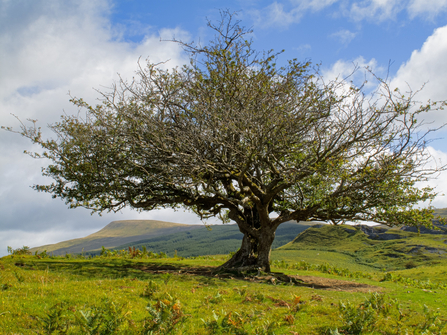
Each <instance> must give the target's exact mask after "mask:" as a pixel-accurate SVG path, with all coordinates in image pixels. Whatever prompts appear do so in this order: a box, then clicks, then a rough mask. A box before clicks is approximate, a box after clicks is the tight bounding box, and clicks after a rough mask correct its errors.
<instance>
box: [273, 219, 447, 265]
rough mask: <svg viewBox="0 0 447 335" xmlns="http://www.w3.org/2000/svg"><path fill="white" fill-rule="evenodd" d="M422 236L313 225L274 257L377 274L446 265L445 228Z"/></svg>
mask: <svg viewBox="0 0 447 335" xmlns="http://www.w3.org/2000/svg"><path fill="white" fill-rule="evenodd" d="M421 232H422V233H421V234H418V233H417V232H413V231H411V229H409V228H408V227H402V228H388V227H383V226H376V227H368V226H362V225H358V226H348V225H340V226H332V225H316V226H314V227H311V228H309V229H307V230H305V231H303V232H302V233H300V234H299V235H298V236H297V237H296V238H295V239H294V240H293V241H291V242H289V243H287V244H286V245H284V246H282V247H280V248H278V249H277V251H276V252H274V253H273V255H274V258H285V259H293V258H295V259H301V258H303V257H304V256H306V257H307V258H308V259H310V260H311V261H318V260H319V262H320V263H323V262H324V261H329V260H330V261H331V262H337V261H338V262H340V263H343V264H340V265H344V266H346V264H348V263H349V264H351V265H352V266H355V265H357V266H359V267H360V268H364V267H369V268H374V269H378V270H382V269H385V270H398V269H405V268H414V267H417V266H421V265H426V266H427V265H436V264H441V263H442V264H444V263H445V264H447V231H446V228H445V227H442V230H441V231H429V230H427V231H421ZM424 232H425V233H424ZM320 253H321V255H320ZM319 256H320V257H319ZM308 259H307V260H308Z"/></svg>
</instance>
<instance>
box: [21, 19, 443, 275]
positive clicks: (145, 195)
mask: <svg viewBox="0 0 447 335" xmlns="http://www.w3.org/2000/svg"><path fill="white" fill-rule="evenodd" d="M208 25H209V27H210V28H212V29H214V30H215V33H216V37H215V39H214V40H213V41H211V42H210V43H209V44H208V45H206V46H204V47H201V46H197V45H194V44H188V43H183V42H181V41H174V42H176V43H181V44H182V46H183V47H184V49H185V51H186V52H187V53H188V54H189V55H190V64H189V65H185V66H183V67H182V68H176V69H172V70H163V69H161V68H160V66H159V64H153V63H151V62H147V64H145V65H144V66H142V65H140V67H139V70H138V71H137V76H136V79H134V80H133V81H132V82H127V81H125V80H120V81H119V82H118V83H116V84H115V85H114V87H113V89H112V90H110V91H109V92H105V93H104V92H103V93H102V96H103V101H102V102H101V104H99V105H97V106H91V105H89V104H87V103H86V102H84V101H83V100H82V99H77V98H73V99H72V100H71V101H72V102H73V103H74V104H75V105H76V106H78V107H79V108H80V109H81V110H82V111H83V113H80V114H79V115H77V116H63V117H62V119H61V121H60V122H58V123H55V124H53V125H51V126H50V128H51V129H52V130H53V131H54V133H55V134H56V135H57V137H56V138H54V139H51V138H50V139H44V138H43V136H42V133H41V131H40V128H37V127H36V125H35V123H34V125H31V126H30V127H27V126H25V125H23V124H22V130H21V132H20V133H21V134H22V135H23V136H26V137H28V138H30V139H31V140H32V141H34V142H35V143H38V144H40V146H41V147H42V148H43V149H44V154H43V155H38V154H33V156H34V157H41V156H44V157H46V158H49V159H50V160H51V161H52V164H51V165H49V166H48V167H46V168H45V169H44V171H43V174H44V175H46V176H50V177H52V178H53V179H54V182H53V183H52V184H51V185H36V186H34V188H35V189H36V190H38V191H44V192H49V193H51V194H53V197H60V198H62V199H65V201H66V203H67V205H69V206H70V207H78V206H82V207H86V208H89V209H92V210H93V211H99V212H101V211H118V210H120V209H121V208H123V207H125V206H130V207H132V208H135V209H138V210H144V211H146V210H147V211H149V210H153V209H156V208H161V207H163V208H166V207H172V208H177V207H184V208H188V209H191V210H192V211H194V212H195V213H197V214H198V215H199V216H200V217H201V218H202V219H204V218H209V217H216V216H217V217H220V218H221V219H222V220H223V221H230V220H232V221H234V222H236V223H237V225H238V226H239V229H240V231H241V233H242V234H243V240H242V245H241V247H240V249H239V251H237V252H236V253H235V254H234V256H233V257H232V258H231V259H230V260H229V261H227V262H226V263H225V264H223V265H222V267H223V268H226V269H228V268H237V269H251V268H261V269H263V270H264V271H270V266H269V260H270V250H271V245H272V242H273V240H274V238H275V231H276V229H277V228H278V226H279V225H280V224H281V223H283V222H286V221H290V220H302V221H306V220H320V221H326V222H331V223H333V224H338V223H342V222H344V221H347V220H350V221H353V220H354V221H357V220H365V221H374V222H377V223H382V224H386V225H389V226H392V225H397V224H406V225H421V224H422V225H430V224H431V221H430V220H431V218H432V217H433V215H432V210H430V209H420V210H418V209H414V206H415V205H416V204H417V203H418V202H420V201H425V200H430V199H433V197H434V196H435V195H436V193H435V192H434V191H433V189H430V188H423V189H418V188H417V187H416V183H417V182H418V181H424V180H427V178H430V177H432V176H433V175H435V174H436V173H437V172H439V171H441V170H443V169H444V167H443V166H441V167H440V166H438V167H428V165H427V164H426V163H427V162H428V161H430V160H431V157H430V156H429V155H428V154H427V152H426V150H425V149H426V144H427V141H426V136H427V135H428V134H429V133H430V132H432V131H434V129H429V130H425V131H424V129H425V127H424V124H423V123H421V122H418V121H417V120H416V119H417V117H419V116H421V115H420V114H422V113H425V112H427V111H429V110H431V109H437V108H442V107H443V106H445V102H440V103H438V104H436V103H432V102H429V103H427V104H418V103H417V102H416V101H415V100H414V96H415V92H406V94H405V95H404V94H402V93H401V92H400V91H399V90H397V89H396V90H392V89H391V88H390V87H389V85H388V83H387V82H386V81H384V80H381V79H379V78H375V79H376V80H377V85H378V86H377V87H378V88H377V90H376V91H375V92H373V93H371V94H366V93H365V92H364V90H363V89H362V88H357V87H354V86H353V85H350V84H348V83H347V82H346V80H338V79H337V80H332V81H328V82H325V81H324V80H323V78H322V77H321V76H320V75H319V73H318V69H315V68H313V67H312V66H311V65H310V64H309V63H301V62H299V61H297V60H296V59H294V60H290V61H288V62H287V65H286V66H281V67H280V66H278V65H277V64H276V61H277V58H278V56H279V54H280V53H273V51H270V52H264V53H258V52H256V51H255V50H253V48H252V42H251V40H249V39H247V36H248V35H249V34H250V31H249V30H247V29H245V28H243V27H241V26H240V22H239V21H237V20H235V15H234V14H231V13H229V12H223V13H222V20H221V21H219V22H218V23H217V24H214V23H212V22H209V23H208ZM81 114H82V116H81Z"/></svg>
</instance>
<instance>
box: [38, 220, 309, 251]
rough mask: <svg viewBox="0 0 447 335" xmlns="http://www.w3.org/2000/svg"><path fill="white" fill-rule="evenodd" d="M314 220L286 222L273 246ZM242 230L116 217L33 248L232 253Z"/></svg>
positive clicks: (286, 240)
mask: <svg viewBox="0 0 447 335" xmlns="http://www.w3.org/2000/svg"><path fill="white" fill-rule="evenodd" d="M312 225H314V223H313V222H299V223H298V222H285V223H283V224H282V225H281V226H280V227H279V228H278V230H277V232H276V238H275V242H274V244H273V247H274V248H276V247H279V246H281V245H283V244H286V243H288V242H290V241H291V240H293V239H294V238H295V237H296V235H298V234H299V233H300V232H302V231H304V230H305V229H307V228H308V227H310V226H312ZM241 240H242V234H241V233H240V232H239V229H238V228H237V226H236V225H212V226H209V229H207V227H206V226H204V225H201V224H193V225H187V224H181V223H172V222H164V221H154V220H127V221H113V222H111V223H109V224H108V225H107V226H105V227H104V228H103V229H101V230H100V231H98V232H96V233H93V234H91V235H89V236H86V237H84V238H78V239H73V240H68V241H64V242H60V243H56V244H49V245H44V246H40V247H36V248H32V249H31V251H32V252H36V251H38V252H42V251H43V250H46V251H47V253H50V254H53V255H64V254H76V253H82V252H84V253H87V254H97V253H99V252H100V250H101V247H102V246H104V247H105V248H107V249H118V250H121V249H125V248H128V247H133V246H135V247H137V248H142V247H143V246H146V248H147V249H148V250H150V251H153V252H156V253H159V252H164V253H166V254H168V255H173V254H174V252H175V250H177V254H178V255H179V256H182V257H189V256H199V255H212V254H228V253H229V252H232V251H236V250H237V249H238V248H239V247H240V243H241Z"/></svg>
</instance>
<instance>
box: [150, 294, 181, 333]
mask: <svg viewBox="0 0 447 335" xmlns="http://www.w3.org/2000/svg"><path fill="white" fill-rule="evenodd" d="M146 309H147V311H148V312H149V314H150V316H149V317H148V318H146V319H145V320H144V324H143V334H151V335H152V334H169V333H170V332H171V331H172V330H173V329H174V328H175V327H176V326H177V325H178V324H179V323H181V322H183V321H184V320H185V319H186V318H185V316H184V314H183V311H182V307H181V304H180V301H179V300H178V299H175V298H174V297H172V296H171V295H169V294H166V295H165V296H164V297H163V298H162V299H159V300H158V301H157V302H156V303H155V304H154V305H153V306H150V305H149V306H147V307H146Z"/></svg>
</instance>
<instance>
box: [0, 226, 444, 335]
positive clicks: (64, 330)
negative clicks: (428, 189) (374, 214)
mask: <svg viewBox="0 0 447 335" xmlns="http://www.w3.org/2000/svg"><path fill="white" fill-rule="evenodd" d="M118 228H119V227H118ZM289 228H290V229H292V231H287V230H285V231H284V232H283V233H282V235H281V236H282V237H281V238H284V239H286V238H288V237H287V236H288V234H291V233H293V231H294V229H296V227H293V225H292V226H290V227H289ZM365 229H366V228H365V227H363V228H362V227H353V226H336V227H334V226H328V225H323V226H320V227H318V226H317V227H312V228H309V229H307V230H304V231H302V232H301V233H300V234H299V235H298V236H296V238H295V239H293V240H292V241H291V242H289V243H287V244H285V245H283V246H282V247H279V248H277V249H274V250H273V251H272V255H271V265H272V271H273V272H272V273H269V274H267V273H222V272H216V267H217V266H219V265H220V264H222V263H223V262H225V261H226V260H227V259H229V257H230V255H229V254H227V255H214V256H197V257H193V256H191V257H187V258H185V257H182V256H181V255H180V254H179V253H177V254H176V256H175V257H171V258H168V257H167V255H166V254H165V253H163V252H159V253H154V252H151V251H149V249H147V248H146V247H144V248H141V250H140V249H136V248H128V249H123V250H107V249H105V248H103V250H102V252H101V255H98V256H91V255H82V254H81V255H79V254H77V255H76V254H66V255H65V256H50V254H49V253H35V254H34V255H29V254H27V253H28V250H27V249H26V248H24V249H17V250H9V251H10V253H11V255H10V256H6V257H3V258H1V259H0V271H1V272H0V334H10V335H13V334H152V335H154V334H271V335H273V334H277V335H279V334H295V335H296V334H301V335H302V334H326V335H337V334H396V335H397V334H402V335H403V334H418V335H419V334H420V335H429V334H447V327H446V324H447V298H446V296H447V279H446V278H447V245H446V244H447V242H446V241H447V235H446V234H437V235H436V234H435V235H432V234H417V233H413V232H409V231H405V230H401V229H385V228H383V227H378V228H371V229H369V228H368V229H369V230H368V229H367V231H366V230H365ZM365 231H366V233H365ZM196 232H199V230H196ZM181 233H182V232H181ZM211 233H212V232H211ZM215 233H217V235H221V237H224V238H222V239H221V240H223V241H227V242H228V241H231V236H232V235H231V234H233V232H231V231H229V230H227V231H225V233H223V232H215ZM200 234H201V233H199V234H198V235H197V236H196V240H197V239H200V237H201V235H200ZM225 234H227V235H225ZM210 236H212V235H210ZM289 240H290V238H289ZM181 241H182V240H179V241H178V242H181ZM183 241H184V240H183ZM186 241H188V239H186ZM194 241H195V240H194V238H189V242H190V243H194ZM146 242H147V241H146ZM152 242H154V241H152ZM174 242H175V241H173V243H174ZM208 242H209V241H208ZM215 243H217V241H215ZM173 246H176V247H177V248H179V249H180V247H181V244H177V245H176V244H175V243H174V244H173ZM199 248H200V246H199ZM216 248H217V244H216ZM151 250H154V249H151Z"/></svg>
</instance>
